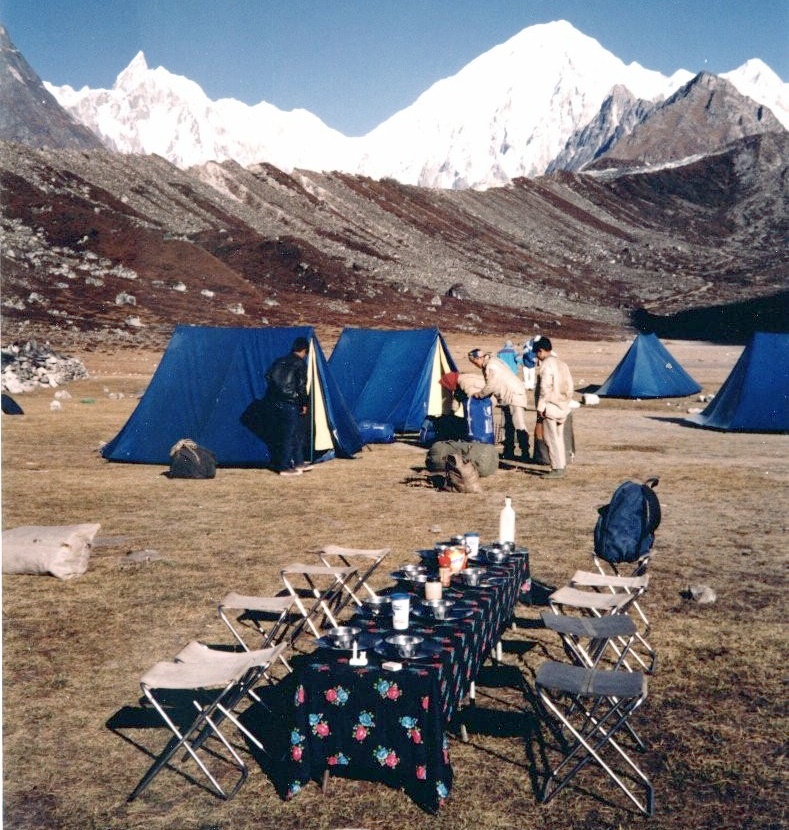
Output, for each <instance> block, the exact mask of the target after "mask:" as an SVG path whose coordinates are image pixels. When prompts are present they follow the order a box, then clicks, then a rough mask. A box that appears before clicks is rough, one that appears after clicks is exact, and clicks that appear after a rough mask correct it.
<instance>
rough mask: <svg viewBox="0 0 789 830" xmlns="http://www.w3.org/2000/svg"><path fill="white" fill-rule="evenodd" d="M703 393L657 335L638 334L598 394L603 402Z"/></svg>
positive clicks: (676, 396) (677, 396)
mask: <svg viewBox="0 0 789 830" xmlns="http://www.w3.org/2000/svg"><path fill="white" fill-rule="evenodd" d="M700 391H701V386H699V384H698V383H696V381H695V380H693V378H692V377H691V376H690V375H689V374H688V373H687V372H686V371H685V370H684V369H683V368H682V366H680V365H679V363H678V362H677V361H676V360H675V359H674V358H673V357H672V355H671V354H670V353H669V351H668V349H666V347H665V346H664V345H663V344H662V343H661V342H660V340H659V339H658V336H657V335H656V334H639V335H638V336H637V337H636V339H635V340H634V341H633V343H632V344H631V346H630V348H629V349H628V350H627V354H625V356H624V357H623V358H622V360H620V361H619V364H618V365H617V367H616V369H614V371H613V372H612V373H611V375H610V376H609V377H608V379H607V380H606V381H605V383H603V385H602V386H601V387H600V388H599V389H598V390H597V394H598V395H599V396H600V397H601V398H681V397H685V396H686V395H693V394H695V393H696V392H700Z"/></svg>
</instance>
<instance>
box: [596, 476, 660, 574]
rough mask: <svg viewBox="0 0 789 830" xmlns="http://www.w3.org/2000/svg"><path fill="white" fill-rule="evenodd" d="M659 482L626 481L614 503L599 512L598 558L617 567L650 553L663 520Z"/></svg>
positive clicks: (650, 480)
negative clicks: (658, 488)
mask: <svg viewBox="0 0 789 830" xmlns="http://www.w3.org/2000/svg"><path fill="white" fill-rule="evenodd" d="M658 481H659V479H657V478H650V479H647V480H646V481H645V482H644V483H643V484H638V483H636V482H635V481H625V482H623V483H622V484H620V485H619V487H617V488H616V490H614V494H613V496H612V497H611V501H610V502H609V503H608V504H606V505H605V506H603V507H601V508H600V509H599V510H598V513H599V514H600V515H599V516H598V518H597V524H596V525H595V529H594V552H595V555H596V556H599V557H600V559H604V560H605V561H606V562H610V563H612V564H617V563H619V562H635V561H636V560H637V559H639V558H641V557H642V556H644V554H646V553H649V551H650V550H651V548H652V545H653V543H654V541H655V530H657V527H658V525H659V524H660V518H661V512H660V501H659V500H658V497H657V494H656V493H655V490H654V488H655V487H656V486H657V484H658Z"/></svg>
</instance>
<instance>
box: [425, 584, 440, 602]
mask: <svg viewBox="0 0 789 830" xmlns="http://www.w3.org/2000/svg"><path fill="white" fill-rule="evenodd" d="M440 599H441V583H440V582H439V581H437V580H434V579H430V580H428V581H427V582H425V600H440Z"/></svg>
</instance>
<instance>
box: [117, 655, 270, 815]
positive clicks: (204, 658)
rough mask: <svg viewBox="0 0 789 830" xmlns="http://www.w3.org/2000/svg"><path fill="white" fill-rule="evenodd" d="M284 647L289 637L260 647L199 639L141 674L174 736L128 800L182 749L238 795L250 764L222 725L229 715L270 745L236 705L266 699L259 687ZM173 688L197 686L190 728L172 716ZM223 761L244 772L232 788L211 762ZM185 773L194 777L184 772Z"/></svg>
mask: <svg viewBox="0 0 789 830" xmlns="http://www.w3.org/2000/svg"><path fill="white" fill-rule="evenodd" d="M284 649H285V643H280V644H279V645H278V646H273V647H271V648H265V649H259V650H257V651H242V652H230V651H220V650H218V649H211V648H209V647H208V646H206V645H203V644H202V643H198V642H197V641H195V640H193V641H192V642H190V643H189V644H188V645H187V646H186V647H185V648H183V649H182V650H181V651H180V652H179V653H178V654H177V655H176V656H175V659H174V660H167V661H161V662H159V663H156V664H155V665H153V666H152V667H151V668H150V669H148V671H147V672H145V674H144V675H143V676H142V678H140V688H141V689H142V691H143V694H144V695H145V697H146V698H147V699H148V701H149V702H150V703H151V705H152V706H153V708H154V709H155V710H156V712H157V713H158V714H159V716H160V717H161V719H162V721H163V722H164V723H165V725H166V726H167V728H168V729H169V730H170V731H171V732H172V733H173V737H172V738H171V739H170V740H169V741H168V743H167V746H166V747H165V748H164V750H163V751H162V753H161V754H160V755H159V756H158V757H157V758H156V760H155V761H154V763H153V765H152V766H151V767H150V768H149V770H148V772H146V773H145V775H144V776H143V778H142V780H141V781H140V783H139V784H138V785H137V786H136V787H135V788H134V791H133V792H132V793H131V795H130V796H129V798H128V801H133V800H134V799H135V798H137V796H138V795H140V793H142V791H143V790H144V789H145V788H146V787H147V786H148V785H149V784H150V783H151V781H153V779H154V778H155V777H156V775H158V773H159V772H161V770H162V769H164V768H166V767H171V766H172V764H173V759H174V758H175V756H176V755H178V754H179V753H181V752H182V751H183V760H184V761H186V760H188V759H189V758H191V759H192V760H194V761H195V763H196V764H197V765H198V767H199V768H200V769H201V771H202V772H203V774H204V775H205V776H206V778H207V779H208V782H209V789H210V790H211V791H212V792H213V793H214V794H215V795H218V796H219V797H220V798H224V799H229V798H232V797H233V796H234V795H235V794H236V793H237V792H238V790H239V789H240V788H241V785H242V784H243V783H244V781H246V779H247V776H248V774H249V769H248V767H247V765H246V763H245V762H244V760H243V759H242V758H241V756H240V755H239V754H238V752H237V751H236V749H235V747H234V745H233V744H231V743H230V741H229V740H228V739H227V738H226V737H225V736H224V734H223V733H222V732H221V731H220V726H221V725H222V723H223V721H224V720H228V721H230V722H231V723H232V724H233V725H234V726H235V727H236V729H238V731H239V732H241V733H242V734H243V735H244V736H245V737H246V738H247V739H248V740H249V741H251V742H252V743H253V744H254V745H255V746H256V747H257V748H258V749H261V750H262V749H263V748H264V747H263V744H261V743H260V741H259V740H258V739H257V738H256V737H255V736H254V735H253V734H252V733H251V732H250V731H249V729H247V728H246V726H244V724H242V723H241V721H240V720H239V718H238V715H237V711H236V710H237V708H238V706H239V705H240V703H241V702H242V701H243V700H244V698H246V697H249V698H251V699H252V700H255V701H259V700H260V698H258V697H257V695H256V694H255V692H254V691H253V689H254V687H255V686H256V685H257V684H258V683H259V681H260V680H261V678H264V677H268V675H267V672H268V669H269V666H270V665H271V663H272V662H273V661H274V660H276V659H277V658H278V657H279V655H280V654H281V653H282V651H283V650H284ZM170 690H188V691H189V692H191V697H192V703H193V706H194V708H195V709H196V710H197V715H196V717H194V719H193V720H192V721H191V723H190V724H189V725H188V726H187V727H186V728H184V727H183V726H181V724H180V723H178V722H177V720H174V719H173V717H172V715H173V708H172V705H171V703H168V691H170ZM210 738H216V739H217V740H218V741H219V742H220V744H221V747H224V751H225V753H227V754H221V748H220V749H214V748H213V746H211V747H209V746H208V740H209V739H210ZM201 750H202V752H201ZM228 755H229V757H228ZM217 761H223V762H224V763H226V764H228V765H229V766H231V767H232V768H233V769H235V770H236V772H237V773H238V778H237V780H236V783H235V784H234V786H233V787H232V788H231V789H229V790H228V789H225V788H223V787H222V786H221V784H220V783H219V781H218V779H217V777H216V776H215V775H214V774H213V772H212V771H211V769H210V768H209V766H208V764H209V763H210V764H211V765H212V766H213V765H214V764H215V763H216V762H217ZM179 778H182V779H183V780H186V781H193V780H194V779H193V778H191V777H190V776H189V775H187V774H183V773H182V774H181V775H180V776H179Z"/></svg>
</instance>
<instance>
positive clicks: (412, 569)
mask: <svg viewBox="0 0 789 830" xmlns="http://www.w3.org/2000/svg"><path fill="white" fill-rule="evenodd" d="M398 570H400V571H402V572H403V573H404V574H408V575H409V576H415V575H417V574H423V573H425V571H426V570H427V568H426V567H425V566H424V565H401V566H400V567H399V568H398Z"/></svg>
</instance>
